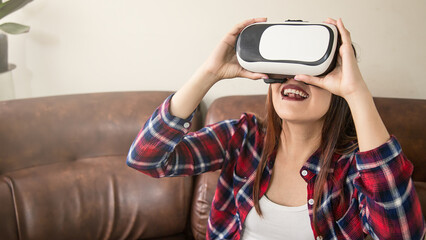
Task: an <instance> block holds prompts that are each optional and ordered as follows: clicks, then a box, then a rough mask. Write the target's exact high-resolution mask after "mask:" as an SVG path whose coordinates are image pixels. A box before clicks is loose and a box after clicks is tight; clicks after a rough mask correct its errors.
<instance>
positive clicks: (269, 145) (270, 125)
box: [253, 87, 357, 233]
mask: <svg viewBox="0 0 426 240" xmlns="http://www.w3.org/2000/svg"><path fill="white" fill-rule="evenodd" d="M324 117H325V119H324V125H323V127H322V132H321V143H320V147H319V149H318V150H319V152H320V163H319V164H320V171H319V173H318V176H317V178H316V180H315V185H314V205H313V223H314V227H315V230H316V232H317V233H319V228H318V226H317V217H318V216H317V210H318V207H319V206H320V203H321V197H322V194H323V192H324V187H325V185H326V184H325V183H326V182H327V179H328V178H329V170H330V165H331V162H332V158H333V154H334V153H338V154H345V153H349V152H351V151H353V150H354V149H355V148H356V147H357V144H356V141H355V140H356V132H355V126H354V123H353V119H352V115H351V112H350V109H349V106H348V104H347V102H346V101H345V100H344V99H343V98H342V97H339V96H337V95H334V94H332V97H331V101H330V107H329V109H328V111H327V113H326V114H325V116H324ZM263 126H264V128H265V130H266V134H265V140H264V148H263V152H262V156H261V160H260V163H259V165H258V167H257V169H256V177H255V180H254V189H253V200H254V207H255V209H256V212H257V213H258V214H259V215H260V216H262V211H261V209H260V206H259V194H260V180H261V178H262V173H263V172H264V170H265V167H266V164H267V162H268V159H269V158H270V157H271V155H272V154H273V153H274V151H275V150H276V148H277V146H278V144H279V142H280V133H281V131H282V120H281V119H280V117H279V116H278V114H277V113H276V112H275V109H274V106H273V103H272V90H271V87H269V90H268V95H267V99H266V117H265V118H264V121H263ZM340 194H341V195H342V194H343V192H340ZM340 199H343V198H340Z"/></svg>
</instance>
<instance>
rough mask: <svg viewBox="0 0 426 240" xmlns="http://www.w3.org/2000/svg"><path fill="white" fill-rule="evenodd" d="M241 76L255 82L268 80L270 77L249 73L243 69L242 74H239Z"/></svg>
mask: <svg viewBox="0 0 426 240" xmlns="http://www.w3.org/2000/svg"><path fill="white" fill-rule="evenodd" d="M239 75H240V77H243V78H248V79H253V80H257V79H266V78H268V75H266V74H263V73H255V72H250V71H247V70H245V69H243V70H242V71H241V72H240V74H239Z"/></svg>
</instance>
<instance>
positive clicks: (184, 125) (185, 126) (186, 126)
mask: <svg viewBox="0 0 426 240" xmlns="http://www.w3.org/2000/svg"><path fill="white" fill-rule="evenodd" d="M189 126H191V124H190V123H189V122H186V123H184V124H183V127H184V128H189Z"/></svg>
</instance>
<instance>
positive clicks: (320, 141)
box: [127, 18, 424, 239]
mask: <svg viewBox="0 0 426 240" xmlns="http://www.w3.org/2000/svg"><path fill="white" fill-rule="evenodd" d="M262 21H266V19H265V18H257V19H251V20H247V21H245V22H243V23H240V24H238V25H237V26H235V27H234V28H233V29H232V30H231V31H230V32H229V33H228V34H227V35H226V36H225V38H224V39H223V40H222V41H221V42H220V44H219V45H218V47H217V48H216V49H215V50H214V52H213V53H212V55H211V56H210V57H209V58H208V60H207V61H206V62H205V63H204V64H203V65H202V66H201V67H200V68H199V69H198V71H197V72H196V73H195V74H194V75H193V76H192V77H191V79H190V80H189V81H188V82H187V83H186V84H185V85H184V86H183V87H182V88H181V89H180V90H179V91H177V92H176V93H175V94H174V95H172V96H170V97H169V98H168V99H166V101H165V102H164V103H163V104H162V105H161V106H160V107H159V108H158V109H157V110H156V111H155V112H154V114H153V115H152V116H151V118H150V119H149V120H148V121H147V123H146V124H145V126H144V128H143V129H142V131H141V132H140V133H139V135H138V136H137V138H136V140H135V141H134V143H133V144H132V146H131V149H130V152H129V155H128V159H127V164H128V165H129V166H131V167H133V168H135V169H137V170H139V171H141V172H143V173H146V174H148V175H150V176H153V177H165V176H182V175H195V174H200V173H202V172H206V171H214V170H218V169H221V175H220V177H219V181H218V186H217V189H216V193H215V197H214V199H213V203H212V209H211V212H210V217H209V221H208V226H207V228H208V232H207V238H208V239H313V238H314V237H315V238H316V239H363V238H364V236H365V234H370V235H371V236H372V237H373V238H376V239H420V238H421V237H422V235H423V234H424V222H423V217H422V214H421V209H420V204H419V200H418V198H417V196H416V193H415V190H414V188H413V184H412V181H411V173H412V169H413V167H412V164H411V163H410V162H409V161H408V160H407V159H406V158H405V156H404V155H403V153H402V152H401V148H400V145H399V144H398V142H397V140H396V139H395V137H393V136H392V137H391V136H390V135H389V133H388V132H387V130H386V128H385V126H384V124H383V122H382V120H381V118H380V116H379V114H378V112H377V110H376V107H375V106H374V103H373V99H372V96H371V94H370V92H369V90H368V88H367V86H366V84H365V83H364V81H363V78H362V76H361V73H360V71H359V69H358V65H357V62H356V58H355V54H354V51H353V48H352V43H351V38H350V34H349V32H348V31H347V30H346V29H345V27H344V25H343V23H342V21H341V20H340V19H339V20H337V21H336V20H333V19H327V21H326V22H327V23H330V24H334V25H336V26H337V28H338V30H339V32H340V35H341V38H342V44H341V46H340V49H339V58H338V64H337V66H336V67H335V69H334V70H333V71H332V72H330V73H329V74H328V75H326V76H324V77H321V78H319V77H312V76H306V75H296V76H295V77H294V79H288V80H287V81H286V82H285V83H282V84H281V83H275V84H271V85H270V87H269V92H268V100H267V107H268V114H267V117H266V120H265V122H264V123H261V122H259V120H258V118H257V117H256V116H254V115H250V114H243V115H242V116H241V118H240V119H239V120H229V121H223V122H220V123H217V124H213V125H211V126H208V127H206V128H204V129H202V130H200V131H198V132H195V133H188V131H189V127H190V121H191V118H192V113H193V112H194V109H195V108H196V107H197V105H198V104H199V103H200V101H201V99H202V98H203V97H204V95H205V94H206V93H207V91H208V90H209V89H210V88H211V87H212V86H213V85H214V84H215V83H216V82H218V81H219V80H221V79H228V78H234V77H245V78H249V79H262V78H268V77H269V76H268V75H266V74H262V73H253V72H249V71H247V70H244V69H243V68H241V66H240V65H239V64H238V62H237V60H236V57H235V53H234V43H235V40H236V37H237V36H238V34H239V32H240V31H241V30H242V29H243V28H244V27H246V26H247V25H249V24H252V23H255V22H262ZM355 129H356V132H355V131H354V130H355Z"/></svg>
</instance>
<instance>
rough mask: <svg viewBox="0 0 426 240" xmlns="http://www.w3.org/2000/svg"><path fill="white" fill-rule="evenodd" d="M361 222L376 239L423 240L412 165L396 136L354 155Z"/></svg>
mask: <svg viewBox="0 0 426 240" xmlns="http://www.w3.org/2000/svg"><path fill="white" fill-rule="evenodd" d="M355 159H356V166H357V169H358V171H359V176H358V177H357V178H355V180H354V181H355V182H354V183H355V187H356V188H357V189H358V190H359V194H358V195H359V196H358V198H359V200H360V203H361V219H362V222H363V225H364V228H365V229H366V230H367V231H368V232H369V233H370V234H371V236H372V237H373V238H375V239H421V238H422V236H423V234H424V220H423V215H422V211H421V207H420V202H419V199H418V197H417V194H416V192H415V189H414V186H413V181H412V179H411V174H412V172H413V165H412V163H411V162H410V161H408V160H407V158H406V157H405V155H404V154H403V153H402V150H401V146H400V145H399V143H398V141H397V140H396V138H395V137H394V136H392V137H391V139H390V140H389V141H388V142H386V143H384V144H383V145H381V146H379V147H378V148H376V149H373V150H370V151H366V152H358V153H357V154H356V155H355Z"/></svg>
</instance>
